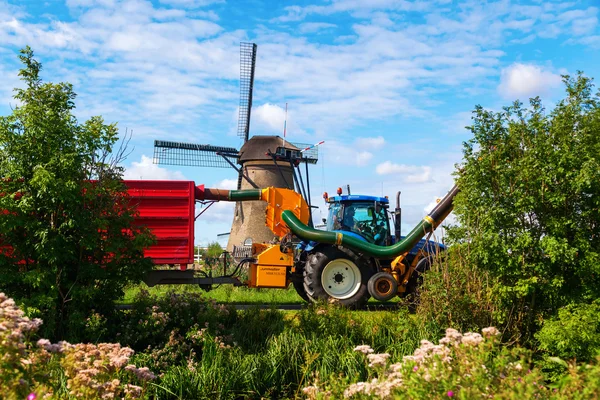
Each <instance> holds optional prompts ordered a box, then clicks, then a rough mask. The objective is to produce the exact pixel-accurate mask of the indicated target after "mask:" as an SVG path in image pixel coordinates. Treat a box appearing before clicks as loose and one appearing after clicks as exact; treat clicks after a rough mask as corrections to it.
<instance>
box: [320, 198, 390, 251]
mask: <svg viewBox="0 0 600 400" xmlns="http://www.w3.org/2000/svg"><path fill="white" fill-rule="evenodd" d="M378 208H379V210H376V207H375V203H374V202H370V201H368V202H367V201H364V202H362V201H361V202H358V201H356V202H345V203H344V204H343V207H342V205H340V204H339V203H333V204H331V206H330V208H329V219H328V221H327V230H328V231H332V230H344V231H351V232H354V233H357V234H359V235H361V236H362V237H364V238H365V239H367V241H369V242H371V243H375V244H377V245H385V244H386V241H387V238H388V236H389V221H388V220H387V215H386V212H385V209H384V208H383V207H378Z"/></svg>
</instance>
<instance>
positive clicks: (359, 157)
mask: <svg viewBox="0 0 600 400" xmlns="http://www.w3.org/2000/svg"><path fill="white" fill-rule="evenodd" d="M372 158H373V153H369V152H368V151H359V152H358V153H357V154H356V165H358V166H359V167H363V166H365V165H367V164H369V161H371V159H372Z"/></svg>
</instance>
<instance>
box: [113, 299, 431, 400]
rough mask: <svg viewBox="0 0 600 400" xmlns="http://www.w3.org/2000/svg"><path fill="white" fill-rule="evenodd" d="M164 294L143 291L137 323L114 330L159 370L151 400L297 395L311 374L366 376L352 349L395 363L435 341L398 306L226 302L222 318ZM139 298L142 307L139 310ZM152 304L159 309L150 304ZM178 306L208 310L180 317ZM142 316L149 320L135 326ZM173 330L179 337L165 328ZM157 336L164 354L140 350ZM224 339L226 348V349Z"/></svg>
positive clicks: (143, 362) (123, 323) (317, 376)
mask: <svg viewBox="0 0 600 400" xmlns="http://www.w3.org/2000/svg"><path fill="white" fill-rule="evenodd" d="M164 298H165V297H157V298H156V299H154V300H153V297H152V296H149V295H147V294H145V295H143V296H141V297H139V298H138V299H136V300H134V308H133V309H132V311H130V312H129V313H128V314H126V315H129V318H131V319H132V320H135V321H134V322H135V323H134V324H131V323H128V322H127V321H121V326H123V327H127V329H129V330H130V332H128V333H124V334H121V335H120V337H121V338H123V340H124V341H126V340H130V341H131V343H130V344H131V345H133V346H134V348H137V349H138V351H139V353H138V354H137V355H136V356H135V359H134V361H135V363H136V365H140V366H148V367H149V368H151V369H152V370H153V371H154V372H155V373H158V374H160V376H161V378H160V381H159V382H155V383H154V384H153V386H152V387H151V390H152V396H154V397H155V398H157V399H189V398H213V399H233V398H240V397H244V398H295V397H297V395H298V393H299V390H300V389H301V388H302V385H303V384H305V383H307V382H309V381H310V382H312V381H314V380H315V379H318V380H320V381H322V382H323V381H324V382H327V381H329V380H331V381H337V380H339V379H344V380H345V381H348V382H349V383H352V382H358V381H360V380H364V379H366V378H367V377H368V370H367V368H366V365H365V363H364V360H363V358H362V357H360V355H359V354H357V353H356V352H354V351H353V348H354V347H356V346H358V345H363V344H367V345H369V346H371V347H372V348H374V349H376V350H377V351H379V352H387V353H390V354H391V356H392V359H397V360H400V359H401V358H402V356H404V355H407V354H410V353H412V352H413V351H414V349H415V347H418V345H419V342H420V340H421V339H424V338H425V339H431V340H435V339H436V338H438V337H439V336H440V335H441V330H440V329H439V327H437V326H436V325H434V324H431V325H429V326H426V325H423V324H420V323H419V320H418V319H416V318H415V316H414V315H410V314H408V312H407V311H402V310H400V311H395V312H390V311H380V312H364V311H362V312H361V311H350V310H347V309H343V308H339V307H335V306H331V305H329V306H326V305H314V306H310V307H307V308H305V309H302V310H300V311H299V312H295V313H283V312H280V311H278V310H275V309H271V310H260V309H258V308H257V307H256V308H251V309H249V310H244V311H235V310H234V309H232V308H231V307H229V308H228V309H227V311H226V313H227V317H224V318H219V314H218V312H219V311H215V310H218V309H222V306H213V307H221V308H217V309H214V308H211V307H210V306H209V307H207V308H206V309H204V308H203V307H201V306H196V305H195V303H194V302H197V301H206V300H200V299H201V298H200V297H198V296H197V295H195V294H194V295H192V294H183V295H181V294H180V295H179V296H172V295H168V296H166V298H168V299H177V300H176V302H175V303H173V301H172V300H169V301H168V302H167V301H165V300H164ZM139 301H142V304H141V306H140V307H137V306H136V305H135V304H136V302H139ZM212 301H214V300H212ZM152 303H156V304H158V305H159V306H158V308H157V309H155V310H152V309H151V308H150V307H148V305H149V304H152ZM181 304H186V306H187V307H188V308H190V307H191V308H193V309H197V310H200V311H201V313H205V314H206V315H197V316H195V317H194V316H193V315H190V314H188V313H185V315H184V314H182V312H183V311H182V310H181V309H180V307H179V306H180V305H181ZM207 304H211V303H210V300H209V301H208V303H207ZM213 304H214V303H213ZM146 310H148V311H146ZM202 310H205V311H202ZM223 310H224V309H223ZM145 312H147V314H144V313H145ZM158 312H165V313H166V314H168V315H169V318H168V319H169V321H168V322H166V323H158V322H160V321H162V320H161V319H160V318H158V317H155V316H156V315H157V313H158ZM215 312H217V314H215ZM223 312H225V311H223ZM153 316H154V317H153ZM126 318H127V317H126ZM156 318H158V319H156ZM146 319H147V320H148V323H142V324H139V321H144V320H146ZM182 320H183V321H184V322H183V323H182V322H181V321H182ZM174 322H176V323H177V325H174ZM199 325H200V326H205V327H206V328H205V332H203V333H202V335H201V336H202V340H203V342H202V343H201V344H200V345H199V344H198V343H196V342H194V341H193V340H192V341H190V340H189V338H190V337H194V335H196V336H198V335H197V332H198V329H199ZM137 326H141V327H143V328H140V329H141V330H143V332H139V333H138V332H136V329H137V328H136V327H137ZM148 326H154V327H155V331H154V332H156V336H157V337H155V338H152V337H147V336H148V329H147V327H148ZM215 326H219V328H215ZM173 329H175V330H177V331H178V332H177V334H173V333H169V332H172V330H173ZM186 331H187V334H186ZM203 331H204V329H203ZM150 335H152V333H150ZM183 337H187V339H183ZM225 337H227V338H228V339H226V340H225V339H224V338H225ZM126 338H129V339H126ZM140 338H143V340H142V341H140ZM158 340H162V341H163V342H165V343H166V342H168V343H166V344H165V345H164V348H167V349H168V351H166V352H165V351H164V349H162V350H159V348H160V347H161V346H156V345H155V346H153V348H150V349H144V346H146V344H145V343H157V341H158ZM225 342H226V343H227V344H229V345H231V347H229V346H224V343H225ZM125 344H127V343H125ZM159 359H160V360H159ZM165 359H168V360H169V361H168V362H166V363H165V362H164V361H165Z"/></svg>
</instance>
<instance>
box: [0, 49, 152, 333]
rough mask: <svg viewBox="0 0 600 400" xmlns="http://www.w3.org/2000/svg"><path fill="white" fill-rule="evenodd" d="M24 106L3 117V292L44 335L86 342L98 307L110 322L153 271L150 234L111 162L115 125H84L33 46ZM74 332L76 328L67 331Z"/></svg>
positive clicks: (22, 92) (25, 56)
mask: <svg viewBox="0 0 600 400" xmlns="http://www.w3.org/2000/svg"><path fill="white" fill-rule="evenodd" d="M20 59H21V61H22V62H23V64H24V67H23V69H21V71H20V73H19V75H20V76H21V79H22V80H23V82H24V83H25V88H24V89H16V94H15V99H16V100H17V101H18V104H19V105H18V106H17V107H16V108H15V109H14V110H13V112H12V114H11V115H9V116H6V117H1V118H0V194H1V195H0V210H3V211H0V215H1V218H0V232H1V234H0V236H1V237H0V242H2V243H3V244H4V246H6V245H10V248H7V247H4V251H0V289H1V290H4V291H5V292H6V293H7V294H9V295H10V296H12V297H14V298H15V299H17V301H18V302H19V303H21V304H23V306H24V307H25V310H26V312H27V313H28V314H29V315H33V316H38V317H43V319H44V321H45V325H44V327H43V328H42V329H43V331H44V334H45V335H49V336H50V337H52V338H78V337H82V336H85V332H84V331H85V327H84V325H85V321H86V318H87V317H88V315H89V313H90V310H96V311H97V312H99V313H100V314H102V315H108V314H109V313H110V312H112V310H113V305H112V302H113V301H114V300H115V299H118V298H119V297H122V295H123V288H124V287H125V285H126V284H128V283H130V282H133V281H139V280H140V279H141V277H142V276H143V274H145V272H146V271H148V269H149V268H151V263H150V261H149V260H147V259H144V258H143V252H142V250H143V248H144V247H146V246H147V245H149V244H150V243H151V237H150V235H149V234H148V233H147V232H145V231H138V230H132V229H131V222H132V220H133V217H134V209H132V208H131V206H130V205H129V199H128V197H127V193H126V190H125V187H124V185H123V183H122V181H120V178H121V176H122V172H123V171H122V168H121V167H118V166H117V163H118V162H119V161H121V160H122V158H123V149H121V151H119V152H118V153H116V154H114V155H113V156H112V157H113V158H111V154H112V151H113V146H114V145H115V144H116V143H117V141H118V130H117V127H116V125H115V124H105V123H104V121H103V119H102V118H101V117H92V118H91V119H89V120H88V121H86V122H85V123H83V124H79V123H78V121H77V119H76V118H75V116H74V115H73V111H74V108H75V103H74V100H75V96H76V95H75V93H74V91H73V87H72V86H71V85H70V84H68V83H59V84H53V83H44V82H42V80H41V78H40V70H41V64H40V63H39V62H38V61H36V60H35V59H34V56H33V52H32V50H31V49H30V48H28V47H27V48H25V49H23V50H22V51H21V56H20ZM67 327H68V328H67Z"/></svg>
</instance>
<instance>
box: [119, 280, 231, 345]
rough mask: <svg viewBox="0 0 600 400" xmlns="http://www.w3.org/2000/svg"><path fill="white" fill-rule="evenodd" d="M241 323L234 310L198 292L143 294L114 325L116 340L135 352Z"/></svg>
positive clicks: (219, 330) (141, 293)
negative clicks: (199, 330) (198, 332)
mask: <svg viewBox="0 0 600 400" xmlns="http://www.w3.org/2000/svg"><path fill="white" fill-rule="evenodd" d="M236 320H237V312H236V310H235V308H234V307H233V306H225V305H221V304H216V302H215V301H214V300H212V299H207V298H206V297H204V296H202V294H201V293H198V292H181V293H175V292H167V293H166V294H165V295H164V296H158V295H150V293H148V292H147V291H145V290H141V291H140V292H139V293H138V294H137V295H136V297H135V298H134V300H133V302H132V304H131V309H130V310H127V311H125V312H123V313H122V314H121V315H120V317H119V318H118V319H117V320H116V321H114V322H113V323H112V324H111V325H113V326H115V327H116V328H115V329H117V331H116V333H113V334H115V336H116V338H117V339H118V340H119V341H120V342H121V343H122V344H125V345H127V346H130V347H132V348H133V349H135V350H145V349H147V348H148V347H150V348H156V347H161V346H164V345H165V344H167V343H169V342H170V341H171V340H172V339H173V338H174V337H175V338H176V337H183V336H185V335H186V334H187V333H188V332H189V331H190V330H194V329H195V330H198V329H200V328H207V329H208V330H209V332H211V333H212V334H216V333H217V332H223V331H225V329H226V328H231V327H232V326H233V325H234V323H235V321H236Z"/></svg>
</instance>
